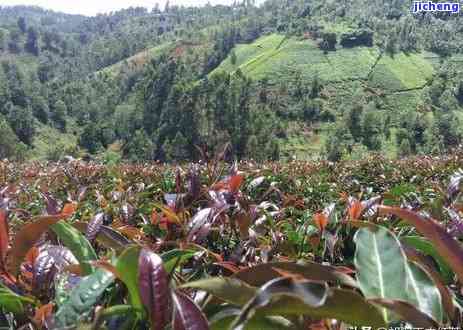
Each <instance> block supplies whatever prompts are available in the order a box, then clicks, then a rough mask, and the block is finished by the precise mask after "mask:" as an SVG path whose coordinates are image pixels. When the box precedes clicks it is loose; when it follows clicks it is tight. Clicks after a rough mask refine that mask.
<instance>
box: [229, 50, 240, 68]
mask: <svg viewBox="0 0 463 330" xmlns="http://www.w3.org/2000/svg"><path fill="white" fill-rule="evenodd" d="M237 60H238V59H237V57H236V52H235V51H234V50H232V52H231V54H230V63H231V64H232V65H233V66H234V65H236V62H237Z"/></svg>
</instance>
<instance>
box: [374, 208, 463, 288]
mask: <svg viewBox="0 0 463 330" xmlns="http://www.w3.org/2000/svg"><path fill="white" fill-rule="evenodd" d="M378 209H379V213H380V214H381V215H386V214H393V215H395V216H397V217H399V218H401V219H402V220H404V221H406V222H408V223H410V224H411V225H413V226H414V227H415V228H416V229H417V230H418V232H420V233H421V234H422V235H423V236H425V237H426V238H427V239H429V240H430V241H431V242H432V243H433V244H434V246H435V247H436V249H437V252H438V253H439V255H440V256H441V257H442V258H444V259H445V260H446V261H447V263H448V264H449V266H450V267H451V268H452V270H453V271H454V272H455V273H456V274H457V276H458V279H459V280H460V282H463V248H462V247H461V245H460V244H459V243H458V242H457V241H456V240H455V239H454V238H453V237H452V236H451V235H450V234H448V233H447V232H446V230H445V228H444V227H442V225H441V224H440V223H439V222H437V221H436V220H434V219H432V218H424V217H423V216H421V215H419V214H418V213H416V212H413V211H409V210H406V209H401V208H398V207H390V206H384V205H381V206H379V208H378Z"/></svg>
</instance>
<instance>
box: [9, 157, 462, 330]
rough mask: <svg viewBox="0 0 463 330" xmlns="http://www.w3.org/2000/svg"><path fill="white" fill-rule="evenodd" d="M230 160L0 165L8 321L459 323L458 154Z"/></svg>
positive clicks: (42, 324)
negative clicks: (259, 162)
mask: <svg viewBox="0 0 463 330" xmlns="http://www.w3.org/2000/svg"><path fill="white" fill-rule="evenodd" d="M222 155H224V154H222ZM220 158H221V156H220V155H217V156H216V157H215V159H211V160H210V161H208V162H202V164H191V165H190V166H188V167H174V166H165V165H152V164H151V165H150V164H145V165H144V166H141V165H123V166H113V165H111V166H104V165H97V164H95V163H86V162H83V161H79V160H70V161H69V162H68V163H49V164H47V165H45V164H39V163H36V164H29V165H18V164H16V163H9V162H2V163H0V180H1V181H0V186H1V190H0V192H1V199H0V287H1V288H0V295H1V298H2V299H0V310H1V312H0V326H2V327H8V328H15V329H19V328H24V327H29V328H33V329H42V328H46V329H57V328H63V327H69V328H79V329H80V328H85V329H133V328H137V329H148V328H151V329H164V328H165V327H168V328H169V327H172V328H181V329H193V328H194V329H229V328H233V329H238V328H246V329H262V328H265V329H312V328H314V327H323V328H325V329H334V328H338V327H339V326H341V325H343V324H344V325H347V326H359V327H360V326H372V327H386V326H387V325H392V324H395V325H397V324H402V323H401V322H407V324H410V325H412V326H415V327H425V326H426V327H431V328H438V327H444V326H454V327H459V326H461V306H460V305H461V297H460V295H461V293H460V291H459V285H460V282H461V279H462V276H463V271H462V265H463V263H462V262H463V259H462V258H463V257H462V255H463V254H462V252H463V251H462V248H461V244H460V239H461V237H462V232H461V222H462V220H461V218H460V217H461V208H460V205H461V191H460V187H461V182H462V177H463V176H462V174H461V170H458V169H459V168H461V167H462V166H463V163H462V161H461V160H462V159H463V158H462V151H459V150H456V151H455V152H454V155H453V156H446V157H434V158H432V157H412V158H406V159H404V160H401V161H391V160H387V159H384V158H381V157H373V158H368V159H365V160H362V161H356V162H341V163H339V164H333V163H328V162H319V163H307V162H291V163H288V164H285V165H282V164H281V163H265V164H262V165H261V166H256V163H253V162H241V163H239V164H236V163H235V164H234V165H230V164H226V163H223V162H220V161H219V160H220ZM227 173H228V174H227ZM410 282H413V283H414V285H413V286H408V285H407V283H410ZM335 320H336V321H335Z"/></svg>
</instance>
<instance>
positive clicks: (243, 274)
mask: <svg viewBox="0 0 463 330" xmlns="http://www.w3.org/2000/svg"><path fill="white" fill-rule="evenodd" d="M277 270H284V271H287V272H289V273H293V274H297V275H301V276H302V277H304V278H306V279H307V280H313V281H327V282H332V283H335V284H343V285H347V286H350V287H354V288H355V287H357V283H356V281H355V280H354V279H353V278H352V277H350V276H349V275H346V274H343V273H341V272H339V271H337V270H336V268H335V267H332V266H327V265H321V264H317V263H314V262H305V263H302V262H301V263H295V262H269V263H266V264H260V265H256V266H254V267H249V268H246V269H243V270H241V271H239V272H238V273H236V274H234V275H233V277H234V278H237V279H240V280H242V281H244V282H246V283H248V284H249V285H252V286H256V287H258V286H261V285H264V284H265V283H266V282H268V281H270V280H273V279H275V278H278V277H281V273H279V272H278V271H277Z"/></svg>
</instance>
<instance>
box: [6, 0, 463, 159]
mask: <svg viewBox="0 0 463 330" xmlns="http://www.w3.org/2000/svg"><path fill="white" fill-rule="evenodd" d="M0 22H1V23H0V62H1V69H0V119H1V122H3V123H4V124H3V125H2V126H1V128H0V129H1V130H2V131H1V132H0V134H2V135H4V134H7V132H8V131H10V130H12V131H13V132H14V133H15V135H16V137H11V139H12V140H17V141H19V142H16V143H14V145H12V146H8V147H6V146H3V144H4V142H0V143H2V148H1V149H0V151H1V154H0V156H1V157H10V158H12V157H13V158H14V157H16V158H19V159H22V158H24V157H29V158H30V157H31V156H30V155H31V154H32V155H33V156H34V157H32V158H37V157H38V158H49V159H54V158H56V156H59V155H58V154H59V152H58V151H57V150H56V149H54V147H53V146H54V143H53V142H52V140H53V139H58V140H61V141H63V144H64V148H62V149H65V150H66V152H67V153H73V154H79V153H80V151H79V149H82V150H86V151H88V152H90V153H92V154H97V153H101V152H104V151H106V150H109V152H113V153H117V154H119V157H121V156H122V157H124V158H126V159H130V160H141V159H157V160H162V161H180V160H188V159H189V160H191V159H196V158H197V152H196V148H197V147H201V148H204V147H207V148H208V149H211V150H213V149H215V147H216V146H217V145H222V144H223V143H224V142H229V143H230V145H231V150H230V153H231V154H232V155H231V156H233V157H237V158H240V159H242V158H253V159H255V160H259V161H261V160H266V159H278V158H280V157H285V158H288V156H289V157H291V156H292V154H291V150H289V149H288V147H287V146H288V144H289V143H288V142H291V139H292V137H293V136H296V137H297V138H299V137H304V136H305V135H309V136H312V135H314V136H315V138H317V137H318V138H319V139H321V140H322V142H317V141H315V140H310V141H314V142H305V143H306V144H307V143H315V144H322V145H321V147H318V146H317V148H316V149H317V152H319V153H321V154H322V155H324V156H326V157H328V158H329V159H331V160H339V159H343V158H344V159H345V158H352V157H356V155H357V154H359V153H361V154H365V153H366V152H368V151H381V152H383V153H386V154H388V155H389V156H403V155H408V154H414V153H424V152H431V151H432V152H440V151H443V150H445V149H446V148H448V147H453V146H456V145H458V144H459V143H460V142H461V138H462V132H461V125H459V123H460V111H461V106H462V100H463V96H462V95H463V93H462V91H463V80H462V79H463V78H462V74H461V71H460V70H459V69H458V67H459V63H460V61H459V60H458V58H459V57H458V56H460V55H459V54H460V51H461V49H463V46H462V45H463V39H462V38H461V36H462V33H461V26H462V25H461V13H460V14H458V15H455V14H445V13H439V14H431V13H426V14H420V15H412V14H411V13H410V11H409V8H408V3H407V2H406V1H395V0H394V1H392V0H391V1H386V2H385V1H379V0H378V1H367V2H365V1H360V0H356V1H349V2H341V3H337V2H336V3H335V2H326V1H318V0H311V1H307V0H305V1H303V0H288V1H276V0H275V1H266V2H265V3H264V4H263V5H261V6H259V7H257V6H255V4H254V3H253V1H238V2H236V4H235V5H234V6H230V7H228V6H210V5H208V6H205V7H203V8H182V7H176V6H167V7H166V8H162V9H160V8H157V7H156V8H154V9H153V10H152V11H147V10H146V9H144V8H130V9H127V10H122V11H118V12H114V13H110V14H106V15H98V16H96V17H84V16H78V15H66V14H60V13H55V12H52V11H46V10H42V9H40V8H36V7H23V6H19V7H1V8H0ZM272 33H273V34H274V33H276V34H278V35H283V36H285V38H284V40H283V41H282V42H281V43H280V44H279V45H277V47H276V50H278V49H279V47H282V45H283V44H284V43H285V42H286V41H288V40H306V42H307V45H309V44H310V43H311V42H312V41H315V42H316V43H317V44H318V45H319V47H320V48H321V49H322V50H323V52H324V53H323V54H325V55H323V54H321V55H320V56H325V57H321V60H323V61H330V56H335V55H333V54H335V53H336V52H342V51H343V50H346V49H347V50H348V49H356V48H359V49H363V48H362V47H366V48H367V49H371V50H372V51H376V50H377V51H378V59H377V60H376V61H374V62H375V67H376V64H378V65H377V70H379V71H378V72H379V76H378V75H377V74H376V73H375V72H373V68H371V72H364V71H365V70H367V71H368V70H369V68H364V69H360V68H359V69H358V70H359V72H357V75H358V76H366V77H367V78H362V79H353V81H350V79H352V78H350V77H344V78H343V79H342V80H341V81H339V80H338V81H335V82H332V81H326V79H321V78H320V77H319V75H318V74H316V73H314V74H312V73H310V74H307V72H299V71H298V70H299V69H297V70H296V69H294V67H292V64H291V63H292V62H289V63H288V64H285V63H286V62H285V61H287V59H285V58H283V57H282V58H281V65H286V66H287V67H285V68H286V69H285V70H286V72H287V75H288V76H289V78H288V79H289V81H288V79H286V78H285V77H280V76H275V75H272V74H270V75H269V76H267V77H264V78H261V77H260V76H259V77H258V78H255V77H254V76H255V75H256V76H258V75H257V73H256V74H254V73H253V72H252V70H251V71H250V72H244V73H243V72H241V71H240V68H241V67H242V66H243V65H244V64H242V63H241V62H240V60H241V57H242V56H243V54H242V53H240V52H239V51H240V48H239V47H236V46H237V45H242V44H249V45H254V44H252V43H253V42H254V41H256V40H258V38H259V37H261V36H265V35H271V34H272ZM259 40H260V39H259ZM253 47H254V46H253ZM256 47H258V48H259V47H263V46H262V45H259V44H257V45H256ZM422 51H426V52H428V53H426V54H433V55H432V56H434V57H433V59H434V60H433V61H434V62H432V63H433V64H432V65H433V66H434V67H435V69H434V71H435V74H434V75H433V76H432V79H429V80H427V81H424V83H425V84H424V86H421V85H418V86H417V85H413V86H414V87H413V88H411V90H410V88H408V87H406V86H405V87H404V86H402V85H400V84H399V85H397V86H395V85H396V84H397V81H395V80H390V81H389V80H388V79H391V78H390V77H389V76H388V75H387V74H385V73H384V74H383V73H382V71H381V70H383V65H385V64H383V63H382V62H381V58H383V59H384V61H386V62H387V61H398V62H397V63H399V62H400V61H399V60H394V56H396V57H397V58H401V56H403V54H408V55H410V54H412V55H413V54H421V53H420V52H422ZM431 52H432V53H431ZM281 56H283V55H281ZM317 56H319V55H317ZM339 56H344V55H339ZM276 58H278V56H276ZM227 61H229V62H230V63H231V65H232V66H233V68H236V67H237V68H238V69H236V70H235V69H233V70H232V71H230V72H228V73H224V72H222V73H220V71H219V72H218V71H217V70H216V69H217V68H220V67H221V65H222V64H223V63H224V62H227ZM314 61H315V58H314ZM251 62H258V58H254V59H252V58H251ZM386 62H385V63H386ZM429 63H431V62H429ZM245 64H246V65H248V64H251V63H245ZM394 65H396V66H395V67H394V68H395V69H394V70H396V71H397V70H400V69H401V68H400V63H399V64H396V63H395V62H394ZM314 66H315V63H314ZM306 67H307V68H310V64H309V65H308V66H306ZM337 69H338V68H336V67H335V68H333V70H332V71H333V74H334V73H336V70H337ZM362 70H363V71H362ZM308 72H312V71H310V70H309V71H308ZM399 73H400V72H399ZM405 74H406V73H405ZM402 75H403V73H402ZM411 78H413V77H411ZM377 79H380V82H379V85H378V86H376V85H375V84H376V83H377V81H376V80H377ZM346 84H347V85H346ZM387 84H392V85H391V86H393V87H394V88H392V87H391V88H392V91H390V90H388V87H387V86H388V85H387ZM410 93H411V94H410ZM414 93H417V94H414ZM415 95H416V96H415ZM417 99H420V100H418V101H417ZM397 100H398V101H397ZM396 101H397V103H394V102H396ZM178 116H180V118H179V117H178ZM191 119H192V120H191ZM190 120H191V122H190ZM190 123H191V125H193V126H192V127H191V129H190V127H189V124H190ZM237 123H240V124H239V125H238V124H237ZM185 125H187V126H185ZM8 126H9V127H8ZM50 135H51V136H50ZM328 136H329V138H328ZM315 138H314V139H315ZM43 145H45V147H42V149H44V150H42V149H41V147H40V146H43ZM27 149H29V150H31V149H32V153H31V152H27ZM282 149H284V150H282ZM3 150H5V151H3ZM315 154H317V153H315Z"/></svg>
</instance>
